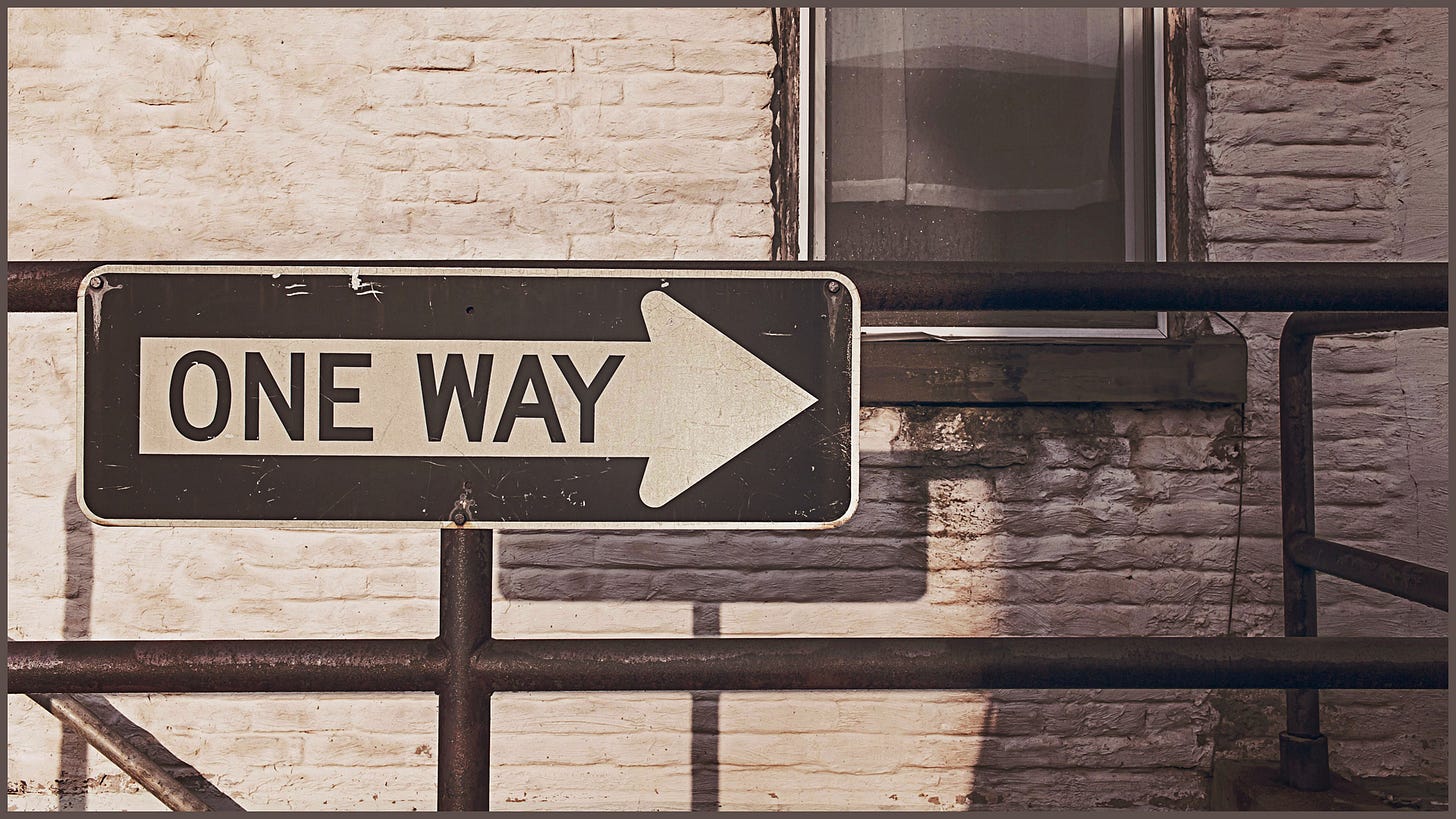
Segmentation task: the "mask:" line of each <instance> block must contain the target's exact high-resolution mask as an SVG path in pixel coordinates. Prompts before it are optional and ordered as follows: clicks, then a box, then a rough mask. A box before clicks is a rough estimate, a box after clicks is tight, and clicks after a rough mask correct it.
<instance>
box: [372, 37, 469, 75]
mask: <svg viewBox="0 0 1456 819" xmlns="http://www.w3.org/2000/svg"><path fill="white" fill-rule="evenodd" d="M474 64H475V47H474V46H472V45H470V44H469V43H459V42H419V41H414V42H411V43H409V44H407V45H406V46H405V47H404V48H402V49H401V50H400V51H399V52H398V53H396V54H391V55H389V56H388V57H386V58H385V67H386V68H414V69H434V70H450V71H461V70H464V69H467V68H470V67H471V66H472V65H474Z"/></svg>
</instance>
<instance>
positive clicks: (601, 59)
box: [573, 40, 675, 76]
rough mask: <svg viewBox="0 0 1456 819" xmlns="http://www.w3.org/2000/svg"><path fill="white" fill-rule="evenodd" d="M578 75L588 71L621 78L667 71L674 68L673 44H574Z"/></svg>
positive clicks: (636, 42)
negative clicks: (635, 73) (655, 71)
mask: <svg viewBox="0 0 1456 819" xmlns="http://www.w3.org/2000/svg"><path fill="white" fill-rule="evenodd" d="M573 48H574V49H575V53H576V67H577V70H578V71H586V70H590V71H593V72H596V73H600V74H603V75H608V74H617V75H619V76H620V75H622V74H624V73H627V72H632V71H644V70H646V71H654V70H662V71H666V70H669V69H672V68H673V52H674V50H675V44H673V43H654V42H643V41H640V40H625V41H624V40H612V41H607V42H586V43H577V44H575V45H574V46H573Z"/></svg>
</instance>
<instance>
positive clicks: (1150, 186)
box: [796, 6, 1169, 342]
mask: <svg viewBox="0 0 1456 819" xmlns="http://www.w3.org/2000/svg"><path fill="white" fill-rule="evenodd" d="M825 11H826V9H824V8H809V7H801V8H799V9H798V13H799V20H798V23H799V26H798V30H799V39H800V42H799V54H800V55H802V56H801V59H800V60H799V72H798V73H799V76H798V86H799V88H800V89H802V91H801V92H800V93H799V95H798V97H799V99H798V111H797V112H796V113H797V115H798V121H799V122H800V123H802V124H803V125H805V126H807V127H800V128H799V129H798V146H797V148H798V153H799V157H798V160H799V162H798V164H799V168H800V173H799V174H798V188H799V190H798V205H799V207H798V214H797V218H798V222H799V239H800V241H799V242H798V245H799V247H798V258H799V259H800V260H801V261H823V260H824V259H825V255H826V253H825V236H826V229H825V228H826V225H825V220H826V207H825V203H826V201H827V194H826V191H827V180H826V178H825V175H826V167H827V153H828V145H827V141H826V139H825V136H826V133H827V119H828V110H827V106H826V105H825V104H823V102H822V101H824V100H825V99H826V96H827V94H826V90H827V89H826V86H827V82H828V71H827V61H826V57H825V54H826V48H825V43H826V41H827V36H828V33H827V29H828V21H827V17H826V14H825ZM1162 11H1163V9H1162V8H1145V7H1126V6H1125V7H1123V8H1122V13H1123V14H1122V42H1123V44H1124V48H1127V47H1128V44H1129V43H1131V44H1132V48H1133V49H1134V50H1135V51H1136V53H1137V54H1138V55H1139V58H1138V59H1137V60H1133V61H1129V64H1130V65H1131V66H1132V70H1124V72H1123V79H1122V97H1123V101H1124V103H1123V133H1124V134H1125V135H1126V134H1133V135H1135V138H1133V139H1124V140H1123V174H1124V190H1137V191H1140V192H1141V195H1139V196H1136V197H1133V196H1127V197H1124V220H1123V225H1124V232H1123V243H1124V253H1123V256H1124V260H1126V261H1147V260H1156V261H1166V260H1167V235H1168V219H1167V202H1166V199H1167V180H1166V172H1167V167H1168V152H1167V138H1166V137H1167V135H1166V127H1167V111H1166V105H1165V104H1164V96H1165V94H1166V90H1167V89H1166V85H1167V77H1166V73H1165V72H1166V68H1165V61H1166V51H1167V45H1166V39H1167V38H1166V32H1165V15H1164V14H1162V13H1160V12H1162ZM1129 101H1132V103H1134V104H1129ZM862 333H863V338H864V339H865V340H866V341H877V342H878V341H910V340H927V339H933V340H942V341H959V340H967V341H969V340H986V341H993V340H1008V341H1014V340H1025V339H1131V340H1135V339H1167V338H1168V337H1169V320H1168V314H1167V313H1166V312H1158V313H1156V326H1155V327H1152V328H1146V327H1144V328H1128V327H1097V326H1090V327H1041V326H1031V325H1014V326H1004V325H1003V326H991V325H969V324H968V325H955V326H947V325H934V326H930V325H923V326H908V325H907V326H883V325H882V326H872V325H869V324H864V325H862Z"/></svg>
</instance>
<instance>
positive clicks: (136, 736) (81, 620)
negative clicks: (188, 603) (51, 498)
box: [56, 476, 243, 812]
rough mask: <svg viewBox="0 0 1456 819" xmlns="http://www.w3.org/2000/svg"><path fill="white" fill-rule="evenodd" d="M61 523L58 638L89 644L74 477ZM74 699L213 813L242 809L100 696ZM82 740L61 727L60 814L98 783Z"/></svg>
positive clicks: (87, 527)
mask: <svg viewBox="0 0 1456 819" xmlns="http://www.w3.org/2000/svg"><path fill="white" fill-rule="evenodd" d="M62 503H63V504H64V507H63V511H62V516H61V519H62V521H63V522H64V526H65V528H66V574H65V577H66V580H65V594H66V603H65V608H64V614H63V620H62V626H61V639H63V640H88V639H90V638H91V590H92V589H93V588H94V584H93V582H92V580H93V578H94V577H95V565H96V539H95V536H94V535H92V533H91V521H89V520H87V518H86V514H85V513H84V512H82V511H81V507H80V504H78V503H77V502H76V479H75V477H74V476H73V477H72V478H71V480H70V483H69V485H68V486H67V487H66V495H65V499H64V500H63V501H62ZM74 696H75V698H76V700H77V701H78V702H79V703H80V704H81V705H83V706H85V707H86V708H87V709H88V710H90V711H91V713H93V714H95V715H96V716H97V717H99V718H100V719H101V720H102V721H103V722H105V723H106V724H107V725H109V726H111V727H112V728H114V729H116V730H117V731H119V732H120V733H121V734H122V735H123V736H124V737H126V739H127V740H128V741H130V742H131V744H132V745H133V746H135V747H136V748H138V749H140V750H141V751H142V752H143V753H145V754H146V755H147V756H149V757H151V758H152V759H153V760H155V761H156V762H157V763H159V764H160V765H161V766H162V767H163V768H166V769H167V771H168V772H169V773H171V774H172V775H173V776H175V777H177V778H178V779H179V780H180V781H181V782H182V783H183V784H185V785H186V786H187V787H188V788H189V789H190V790H191V791H192V792H193V793H195V794H196V795H197V796H198V797H199V798H201V799H202V801H203V802H205V803H207V805H208V807H209V808H211V809H212V810H221V811H240V810H242V809H243V808H242V806H240V805H239V804H238V803H236V802H234V801H233V800H232V798H231V797H229V796H228V795H227V794H225V793H223V792H222V791H220V790H218V789H217V787H216V786H215V785H213V784H212V782H211V781H209V780H208V779H207V778H206V777H205V776H203V775H202V774H201V773H200V772H199V771H198V770H197V769H196V768H193V767H192V766H191V765H189V764H188V763H186V762H184V761H183V760H181V759H179V758H178V757H177V756H176V755H174V754H173V753H172V752H171V751H169V750H167V748H166V746H164V745H162V743H161V742H159V741H158V740H157V738H156V737H155V736H153V735H152V734H151V733H149V732H148V731H146V730H145V729H143V728H142V727H141V726H139V725H137V724H136V723H134V722H132V721H131V719H130V718H128V717H127V716H126V715H125V714H123V713H121V712H120V711H118V710H116V708H115V707H114V706H113V705H112V704H111V703H110V702H109V701H108V700H107V699H106V697H104V696H102V695H100V694H76V695H74ZM88 747H89V746H88V745H87V744H86V740H85V739H83V738H82V737H81V735H80V734H78V733H76V732H75V731H74V730H72V729H71V728H70V726H68V725H66V724H64V723H62V725H61V752H60V770H59V771H58V773H57V776H56V794H57V801H56V809H57V810H60V811H68V812H69V811H84V810H86V809H87V806H86V795H87V791H88V790H89V789H90V788H92V787H95V786H96V785H98V784H99V783H94V782H90V781H88V780H89V774H90V769H89V765H88V760H87V754H88V751H87V748H88Z"/></svg>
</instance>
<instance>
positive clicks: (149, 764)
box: [30, 694, 212, 811]
mask: <svg viewBox="0 0 1456 819" xmlns="http://www.w3.org/2000/svg"><path fill="white" fill-rule="evenodd" d="M30 698H31V699H33V700H35V701H36V703H37V704H39V705H40V707H42V708H44V709H45V710H47V711H49V712H51V714H52V715H54V716H55V718H56V719H58V720H60V721H61V722H63V723H65V724H66V725H68V726H70V728H71V729H72V730H73V731H75V732H76V733H77V734H80V735H81V738H82V739H84V740H86V744H88V745H90V746H91V747H92V748H95V749H96V750H97V751H100V752H101V755H102V756H104V757H106V758H107V759H109V760H111V761H112V762H113V763H114V764H115V765H116V767H118V768H120V769H121V770H122V771H123V772H124V773H126V775H127V776H130V777H131V778H132V779H135V780H136V782H137V784H138V785H141V786H142V787H143V788H146V789H147V793H150V794H151V795H153V796H155V797H157V799H158V800H160V801H161V803H162V804H163V805H166V806H167V807H168V808H170V809H172V810H176V811H207V810H212V807H211V806H210V805H208V804H207V803H206V802H204V801H203V800H202V798H201V797H199V796H198V795H197V794H195V793H193V792H192V790H191V789H190V788H188V787H187V786H186V785H184V784H183V783H182V781H181V780H179V779H178V778H177V777H175V776H173V775H172V774H171V773H170V772H168V770H167V769H166V768H163V767H162V766H161V765H159V764H157V761H156V760H154V759H152V758H151V757H149V756H147V755H146V754H145V753H143V752H142V750H141V749H140V748H138V747H136V746H135V745H133V744H132V743H131V742H130V741H129V740H128V739H127V738H126V737H125V736H123V735H122V734H121V733H120V732H118V731H117V730H116V729H115V728H112V727H111V726H110V725H107V724H106V723H105V722H103V721H102V720H101V718H100V717H97V716H96V714H94V713H93V712H92V711H91V709H89V708H87V707H86V706H85V705H83V704H82V703H81V702H80V701H78V700H77V699H76V698H75V697H72V696H70V695H68V694H31V695H30Z"/></svg>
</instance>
